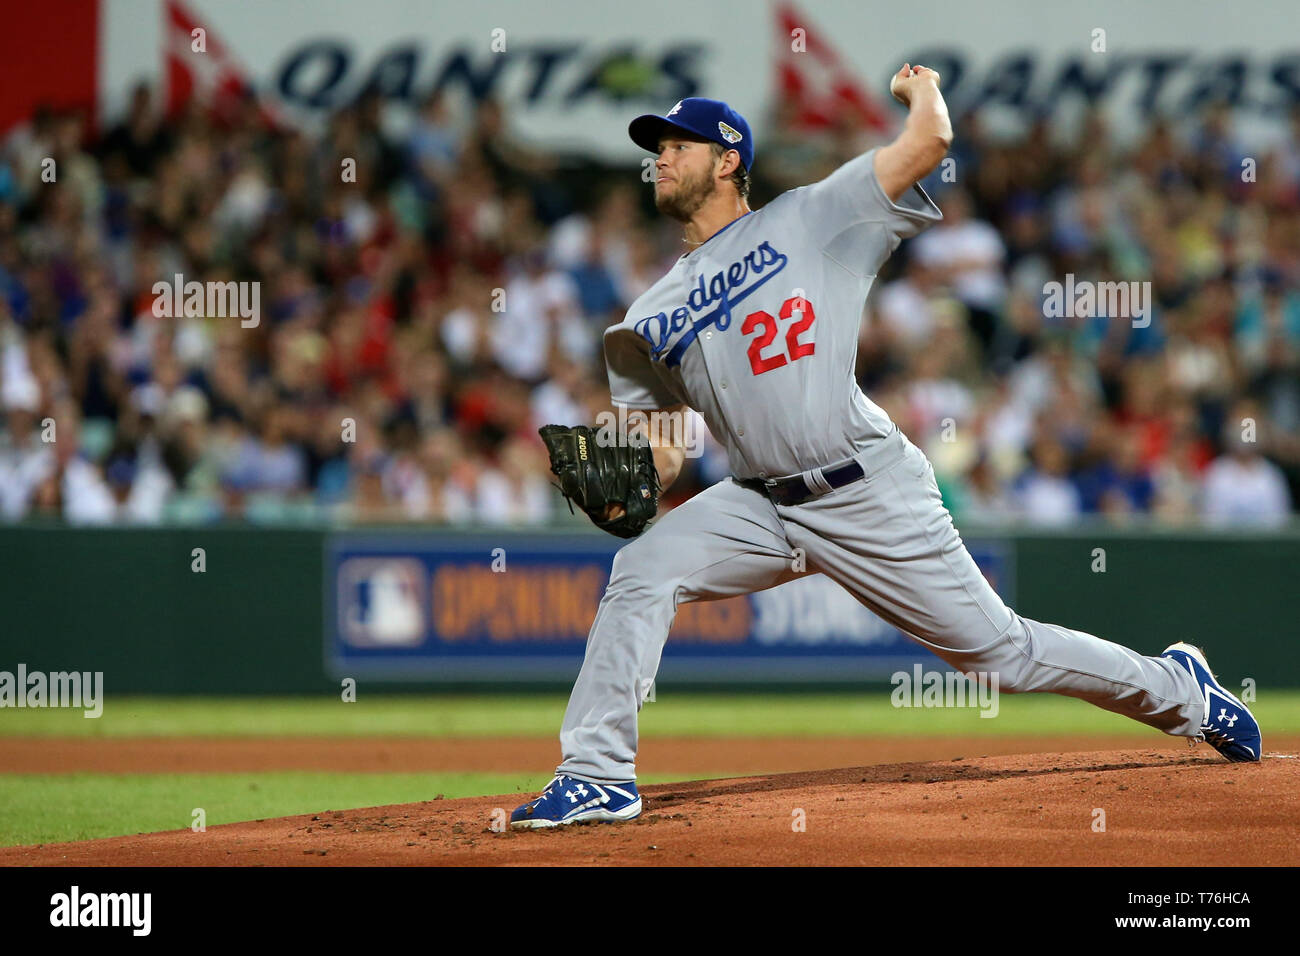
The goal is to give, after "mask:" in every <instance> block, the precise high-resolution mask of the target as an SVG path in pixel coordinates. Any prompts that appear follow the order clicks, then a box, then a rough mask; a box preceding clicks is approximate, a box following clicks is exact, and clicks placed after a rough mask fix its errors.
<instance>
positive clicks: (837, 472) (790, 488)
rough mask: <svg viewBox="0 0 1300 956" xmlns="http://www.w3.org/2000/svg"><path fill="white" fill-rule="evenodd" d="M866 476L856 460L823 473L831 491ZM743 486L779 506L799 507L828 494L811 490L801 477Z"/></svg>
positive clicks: (751, 480)
mask: <svg viewBox="0 0 1300 956" xmlns="http://www.w3.org/2000/svg"><path fill="white" fill-rule="evenodd" d="M865 475H866V472H864V471H863V470H862V466H861V465H859V464H858V463H857V461H856V460H855V459H849V460H848V461H846V462H845V463H844V464H842V465H836V466H835V467H834V468H827V469H825V470H824V471H823V472H822V477H823V478H824V479H826V483H827V484H828V485H830V486H831V489H832V490H834V489H835V488H842V487H844V486H845V485H847V484H848V483H849V482H851V481H857V480H858V479H859V478H862V477H864V476H865ZM741 484H742V485H749V486H750V487H753V488H757V489H758V490H759V491H761V492H763V493H764V494H765V495H767V496H768V497H769V498H771V499H772V500H773V501H775V502H776V503H777V504H778V505H799V504H803V503H804V502H805V501H808V500H810V499H812V498H819V497H821V495H823V494H826V492H822V491H817V490H816V489H813V488H809V487H808V483H807V482H806V481H804V480H803V477H802V476H801V475H795V476H794V477H793V478H780V479H776V478H749V479H747V480H745V481H742V482H741Z"/></svg>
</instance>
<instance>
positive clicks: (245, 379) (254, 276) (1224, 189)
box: [0, 87, 1300, 525]
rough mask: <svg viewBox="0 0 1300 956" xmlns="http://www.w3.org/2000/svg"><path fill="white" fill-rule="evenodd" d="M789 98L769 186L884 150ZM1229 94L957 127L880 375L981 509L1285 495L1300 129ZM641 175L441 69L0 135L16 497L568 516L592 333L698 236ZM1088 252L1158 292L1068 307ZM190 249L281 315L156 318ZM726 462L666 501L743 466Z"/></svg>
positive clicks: (1167, 511)
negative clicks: (1271, 137) (1012, 129)
mask: <svg viewBox="0 0 1300 956" xmlns="http://www.w3.org/2000/svg"><path fill="white" fill-rule="evenodd" d="M788 109H789V107H788V106H786V105H778V107H777V110H776V113H775V114H774V116H773V117H772V118H771V120H772V122H771V124H770V125H771V127H772V128H773V129H774V132H773V134H772V135H771V136H770V138H769V140H768V141H760V142H759V143H758V152H757V160H756V163H755V169H754V174H755V182H754V189H753V195H752V198H751V204H752V205H754V206H755V207H758V206H761V205H762V204H763V203H764V202H766V201H769V200H770V199H771V198H773V197H774V196H776V195H778V194H779V193H780V192H781V191H783V190H785V189H787V188H791V187H794V186H799V185H803V184H806V183H808V182H812V181H815V180H817V179H820V178H821V177H823V176H825V175H826V174H827V173H829V172H830V171H831V170H833V169H834V168H835V167H836V166H838V165H839V164H840V163H842V162H844V161H846V160H848V159H850V158H852V157H853V156H855V155H857V154H858V153H860V152H861V151H862V150H864V149H866V148H869V147H870V146H872V145H876V143H877V142H878V140H873V138H872V137H871V136H870V135H868V134H866V133H865V132H864V131H862V130H860V129H856V128H854V127H853V126H852V125H851V124H848V123H844V124H841V125H839V126H837V127H836V128H833V129H831V130H828V131H826V132H825V133H822V134H816V135H813V134H808V133H806V132H799V133H796V132H795V131H794V130H793V124H792V123H790V122H788V120H789V116H788ZM1232 119H1233V118H1232V116H1231V114H1230V113H1228V112H1226V111H1224V110H1218V109H1215V110H1211V111H1209V112H1207V113H1206V114H1204V115H1202V116H1199V117H1194V118H1192V119H1190V120H1188V121H1187V122H1186V124H1185V125H1179V126H1178V127H1177V128H1175V127H1173V126H1169V125H1164V124H1157V125H1154V126H1152V127H1151V129H1150V130H1149V131H1148V133H1147V134H1146V136H1145V137H1144V138H1142V139H1141V141H1140V142H1138V143H1136V144H1135V145H1134V146H1133V147H1129V148H1125V149H1119V148H1116V147H1114V146H1112V144H1111V137H1110V135H1109V133H1108V130H1107V128H1106V126H1105V124H1104V122H1103V121H1102V120H1101V119H1100V118H1098V117H1092V118H1090V119H1089V120H1088V121H1087V122H1086V123H1085V124H1084V125H1083V126H1082V128H1081V129H1080V130H1079V131H1078V133H1077V136H1075V137H1074V138H1073V141H1071V142H1058V141H1055V140H1054V139H1053V138H1052V136H1051V135H1050V131H1049V129H1048V127H1047V126H1046V125H1045V124H1039V125H1035V126H1033V127H1032V128H1031V129H1030V130H1029V131H1028V133H1027V134H1026V135H1025V136H1024V137H1021V138H1018V139H1017V140H1016V141H1014V142H1003V141H1001V140H998V139H995V138H993V137H991V136H987V135H986V134H985V133H984V130H983V125H982V123H981V122H980V118H979V116H977V115H972V116H965V117H960V118H959V119H958V122H957V143H956V144H955V146H954V150H953V153H952V157H951V158H952V160H953V162H952V163H951V164H949V165H948V166H947V167H945V168H944V169H941V170H940V171H939V172H937V173H936V174H935V176H933V177H932V178H931V180H930V181H928V182H927V183H926V186H927V188H928V189H929V190H930V191H931V194H932V195H933V196H934V197H935V198H936V200H937V201H938V202H939V203H940V205H941V207H942V209H943V211H944V214H945V219H944V221H943V222H942V223H941V224H939V225H937V226H934V227H932V228H931V229H930V230H928V231H927V232H925V233H923V234H922V235H921V236H920V237H918V238H917V239H915V240H912V241H911V242H908V243H904V244H903V246H902V247H900V250H899V252H898V253H897V254H896V256H895V258H894V259H893V260H891V261H890V263H888V265H887V267H886V271H885V272H882V274H881V276H880V277H879V278H878V279H877V282H876V284H875V287H874V288H873V291H872V294H871V297H870V299H869V302H868V307H867V311H866V315H865V316H864V320H863V323H862V335H861V347H860V352H859V357H858V366H857V372H858V376H859V378H860V380H861V383H862V386H863V388H864V390H866V392H867V394H868V395H869V396H870V397H871V398H872V399H873V400H874V401H876V402H877V403H879V404H880V405H882V406H883V407H884V408H885V409H886V410H887V411H888V412H889V413H890V415H891V416H892V417H893V418H894V420H895V421H896V422H898V424H899V426H900V427H901V428H902V429H903V430H904V431H905V432H906V433H907V434H908V435H909V436H910V437H911V438H912V439H913V440H914V441H916V442H917V443H918V444H920V445H921V446H922V447H923V448H924V449H925V450H926V452H927V453H928V454H929V455H930V456H931V459H932V460H933V461H934V464H935V469H936V474H937V476H938V478H939V480H940V484H941V487H942V490H943V492H944V496H945V500H946V501H947V502H948V504H949V507H950V509H951V510H952V511H953V513H954V515H955V516H956V517H957V519H958V520H959V521H961V520H963V519H970V520H990V521H1001V520H1021V521H1027V522H1031V523H1034V524H1047V525H1062V524H1068V523H1070V522H1072V521H1075V520H1077V519H1079V518H1081V517H1083V516H1086V515H1103V516H1106V517H1107V518H1108V519H1110V520H1115V521H1122V520H1126V519H1128V518H1130V517H1133V516H1143V515H1150V516H1155V517H1156V519H1158V520H1160V521H1167V522H1195V521H1200V520H1205V521H1210V522H1225V523H1231V524H1233V525H1241V524H1250V523H1259V524H1276V523H1279V522H1284V521H1286V520H1288V518H1289V515H1290V513H1291V510H1292V508H1293V502H1294V501H1295V500H1296V494H1297V492H1300V216H1298V215H1297V212H1298V211H1300V118H1297V120H1296V121H1295V122H1294V123H1293V125H1292V127H1291V130H1290V136H1289V137H1288V138H1286V139H1285V140H1284V141H1280V142H1276V143H1272V144H1269V145H1268V147H1267V148H1266V149H1265V148H1262V147H1253V146H1248V145H1247V144H1245V143H1242V142H1240V141H1239V140H1238V139H1237V138H1236V137H1235V134H1234V131H1233V122H1232ZM47 160H53V167H52V169H53V170H54V171H55V172H54V176H53V179H54V181H53V182H50V181H48V179H49V176H48V175H47V176H44V177H43V175H42V174H43V172H44V171H46V170H47V169H49V168H51V167H50V165H49V163H47V162H46V161H47ZM1247 168H1249V170H1250V173H1249V175H1246V174H1245V173H1244V170H1246V169H1247ZM640 172H641V171H640V167H639V166H638V167H628V168H623V169H611V168H602V167H598V166H595V165H593V164H591V163H590V162H589V161H584V160H583V159H582V158H581V157H569V156H563V155H559V154H552V153H546V152H542V151H539V150H537V149H535V148H533V147H531V146H530V145H529V144H528V143H526V142H524V141H523V140H522V139H521V138H520V137H518V136H517V135H516V134H515V133H514V131H513V130H512V128H511V126H510V123H509V117H508V115H507V114H506V112H505V111H504V110H503V108H502V106H501V105H500V104H499V103H497V102H495V101H491V100H486V101H483V102H480V103H475V104H466V103H462V102H459V101H453V100H450V99H448V98H446V97H443V96H441V95H433V96H431V97H429V98H428V99H427V100H426V101H425V102H423V103H421V104H420V105H419V107H418V108H416V109H413V110H411V109H399V108H398V107H395V106H393V105H392V104H388V103H386V102H385V101H383V100H381V99H379V98H378V97H363V98H362V99H360V100H359V101H358V102H357V103H356V104H354V105H352V106H351V107H349V108H346V109H342V110H340V111H338V112H336V113H334V114H333V115H332V116H331V117H330V118H329V120H328V122H327V123H326V124H325V126H324V127H323V128H321V129H320V130H314V131H306V130H302V129H297V128H293V127H290V126H287V125H281V124H278V123H276V122H275V121H274V119H273V118H271V117H269V116H268V115H267V113H266V112H265V111H264V110H263V109H261V108H260V107H259V105H258V103H257V102H256V101H255V100H253V99H252V98H244V99H236V100H233V101H224V102H222V103H220V104H216V105H209V106H203V107H201V106H199V105H197V104H195V105H193V106H191V107H190V108H189V109H188V111H187V112H185V113H184V114H183V115H180V116H176V117H171V118H164V117H162V116H161V115H160V112H159V110H158V108H157V103H156V101H155V98H154V96H153V95H152V94H151V91H150V90H149V89H148V88H147V87H141V88H140V89H138V90H137V91H136V93H135V96H134V97H133V99H132V102H131V105H130V108H129V110H128V111H127V112H126V114H125V115H124V116H122V117H121V118H120V119H119V121H117V122H116V123H111V124H109V125H108V126H107V128H105V129H102V130H99V131H95V130H91V129H89V128H88V127H87V125H86V123H85V120H84V118H83V117H82V116H80V115H79V114H76V113H62V112H43V113H41V114H39V115H37V116H35V117H33V119H32V121H31V122H30V123H29V124H26V125H24V126H23V127H21V128H19V129H17V130H15V131H13V132H12V133H11V134H10V135H9V136H7V138H6V139H5V140H4V141H3V143H2V144H0V415H2V417H3V427H2V428H0V521H15V520H21V519H24V518H29V517H40V516H49V517H54V518H61V519H63V520H66V521H69V522H73V523H88V524H94V523H110V522H124V523H146V524H147V523H160V522H210V521H217V520H228V519H236V520H249V521H259V522H285V521H304V522H315V521H320V520H322V519H325V520H334V519H337V520H341V521H362V522H390V521H413V522H429V523H457V524H459V523H465V524H471V523H472V524H529V525H533V524H544V523H548V522H551V521H557V520H563V521H569V520H576V519H572V518H570V517H569V515H568V511H567V509H566V508H565V507H564V505H563V501H562V499H561V498H560V496H559V494H558V492H556V491H555V490H554V489H553V488H552V487H551V483H550V474H549V471H548V468H547V462H546V457H545V452H544V449H543V448H542V447H541V445H540V442H539V440H538V438H537V434H536V429H537V427H538V426H539V425H542V424H546V423H548V422H558V423H563V424H573V423H577V422H591V421H593V420H594V419H595V416H596V414H597V413H598V412H600V411H602V410H604V409H607V408H608V407H609V391H608V386H607V383H606V380H605V375H604V370H603V364H602V362H603V359H602V354H601V348H600V341H601V333H602V331H603V329H604V328H605V327H606V326H608V325H609V324H610V323H612V322H616V321H619V320H621V319H622V317H623V315H624V311H625V309H626V308H627V306H628V305H629V304H630V303H631V301H632V300H633V299H635V298H636V297H637V296H638V295H639V294H640V293H641V292H643V291H644V290H645V289H647V288H648V287H649V286H650V285H651V284H652V283H653V282H655V281H656V280H657V279H658V278H659V277H660V276H661V275H663V273H664V272H666V271H667V270H668V269H669V268H670V267H671V265H672V263H673V262H674V261H675V260H676V259H677V257H678V256H680V255H681V253H682V251H683V250H684V247H683V246H682V243H681V236H680V227H678V226H677V225H676V224H675V223H672V222H670V221H666V220H664V219H663V218H662V217H657V216H655V215H654V214H653V201H652V197H651V193H650V187H649V186H648V185H647V184H646V183H644V182H643V180H642V177H641V175H640ZM1067 274H1068V275H1071V276H1073V277H1074V280H1075V281H1077V282H1112V281H1139V282H1149V283H1150V290H1151V307H1150V309H1149V310H1148V312H1147V314H1146V315H1144V316H1143V317H1142V319H1141V321H1132V320H1131V319H1130V317H1128V316H1108V315H1098V316H1092V317H1086V318H1075V317H1060V318H1054V317H1052V314H1053V311H1052V310H1051V309H1048V308H1045V307H1044V297H1045V290H1046V288H1047V284H1048V283H1050V282H1052V281H1062V279H1063V277H1065V276H1066V275H1067ZM176 275H181V276H183V277H184V279H185V281H199V282H222V283H224V282H257V283H260V306H261V309H260V316H259V320H258V322H257V324H256V326H254V327H247V325H246V323H241V321H240V320H239V318H237V317H233V318H232V317H216V316H211V315H195V316H184V315H182V316H178V317H170V316H161V317H160V316H158V315H155V309H154V304H155V300H156V296H155V295H154V292H153V286H154V284H155V283H156V282H158V281H160V280H161V281H165V282H168V283H171V282H172V281H173V278H174V276H176ZM696 424H697V425H698V424H699V423H698V422H697V423H696ZM699 427H700V429H701V434H703V429H702V426H699ZM702 450H703V454H701V455H700V456H699V457H695V458H691V459H688V462H687V468H686V471H685V472H684V474H683V476H682V478H681V479H680V480H679V482H678V483H677V484H676V485H674V487H673V488H672V489H671V490H670V492H669V494H668V496H667V498H666V501H665V507H672V506H673V505H674V504H676V503H679V502H680V501H682V500H684V499H685V498H687V497H689V496H690V495H691V494H693V493H695V492H697V491H698V490H700V489H701V488H703V487H707V486H708V485H709V484H711V483H712V482H714V481H717V480H719V479H720V478H721V477H723V476H724V475H725V474H726V460H725V456H724V455H723V454H722V453H721V450H720V449H719V448H718V447H717V446H716V444H715V443H713V442H712V441H711V440H709V439H708V438H707V435H706V434H705V435H704V442H703V449H702Z"/></svg>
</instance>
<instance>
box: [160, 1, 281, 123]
mask: <svg viewBox="0 0 1300 956" xmlns="http://www.w3.org/2000/svg"><path fill="white" fill-rule="evenodd" d="M200 28H201V29H202V30H203V34H204V36H203V43H204V50H203V52H199V51H197V50H195V49H194V43H195V37H194V31H195V30H196V29H200ZM163 60H164V66H165V69H166V75H167V115H168V116H174V115H176V114H177V113H178V112H180V111H181V110H182V109H183V108H184V107H185V105H186V104H187V103H189V101H190V99H191V98H197V99H199V100H200V101H201V102H204V103H208V104H211V105H212V106H214V107H215V108H216V109H217V110H218V111H219V112H220V111H221V110H222V109H223V108H224V107H226V106H228V105H229V104H231V103H234V102H236V101H238V100H239V99H241V98H242V97H243V96H244V95H245V94H247V93H248V92H249V91H251V90H252V88H253V87H252V84H251V83H250V82H249V80H248V74H247V71H245V69H244V68H243V66H242V65H241V64H240V63H239V61H238V59H237V58H236V57H235V56H234V55H233V54H232V53H230V52H229V51H228V50H227V49H226V45H225V44H224V43H222V42H221V40H219V39H218V38H217V36H216V34H214V33H213V32H212V30H211V29H210V28H208V27H206V26H204V25H203V24H202V23H200V22H199V20H198V18H197V17H196V16H195V15H194V14H193V13H192V12H191V11H190V9H189V8H188V7H186V6H185V4H184V3H182V2H181V0H167V10H166V23H165V24H164V25H163ZM260 111H261V113H262V116H263V119H265V120H268V121H269V120H272V119H273V117H271V116H269V115H268V114H267V112H266V110H265V109H264V108H263V109H261V110H260Z"/></svg>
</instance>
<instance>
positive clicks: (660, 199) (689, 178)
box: [655, 136, 718, 222]
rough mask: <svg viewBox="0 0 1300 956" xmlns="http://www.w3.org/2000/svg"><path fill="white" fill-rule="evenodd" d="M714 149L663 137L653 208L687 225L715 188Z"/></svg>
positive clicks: (694, 140) (687, 140)
mask: <svg viewBox="0 0 1300 956" xmlns="http://www.w3.org/2000/svg"><path fill="white" fill-rule="evenodd" d="M715 167H716V161H715V160H714V157H713V147H712V146H711V145H710V144H709V143H706V142H703V141H701V140H696V139H687V138H685V137H680V138H679V137H675V136H665V137H664V138H663V139H661V140H660V141H659V158H658V159H657V160H656V161H655V208H656V209H658V210H659V211H660V212H661V213H663V214H664V215H665V216H671V217H672V218H673V219H676V220H677V221H678V222H689V221H690V219H691V217H692V216H693V215H695V213H696V212H697V211H699V209H700V207H701V206H703V205H704V204H705V203H706V202H707V201H708V199H709V197H710V196H712V195H713V194H714V193H715V192H716V191H717V188H718V182H717V180H716V179H715V178H714V169H715Z"/></svg>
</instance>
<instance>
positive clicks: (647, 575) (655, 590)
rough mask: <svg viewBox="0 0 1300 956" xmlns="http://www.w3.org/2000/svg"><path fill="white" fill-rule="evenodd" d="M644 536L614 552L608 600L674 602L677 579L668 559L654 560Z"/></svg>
mask: <svg viewBox="0 0 1300 956" xmlns="http://www.w3.org/2000/svg"><path fill="white" fill-rule="evenodd" d="M645 542H646V539H645V538H637V539H636V540H634V541H633V542H632V543H631V544H628V545H625V546H624V547H622V548H621V549H619V552H618V553H617V554H615V555H614V563H613V565H612V566H611V568H610V572H609V584H608V585H607V586H606V588H605V599H606V600H623V601H626V600H632V601H651V602H655V601H665V602H668V603H670V604H671V602H672V600H673V593H674V591H676V589H677V584H678V581H677V579H676V578H675V577H674V576H673V575H672V573H671V571H670V569H668V568H667V567H665V564H666V562H664V561H663V560H658V561H657V560H655V555H654V554H653V550H652V549H651V548H647V547H644V544H645Z"/></svg>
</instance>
